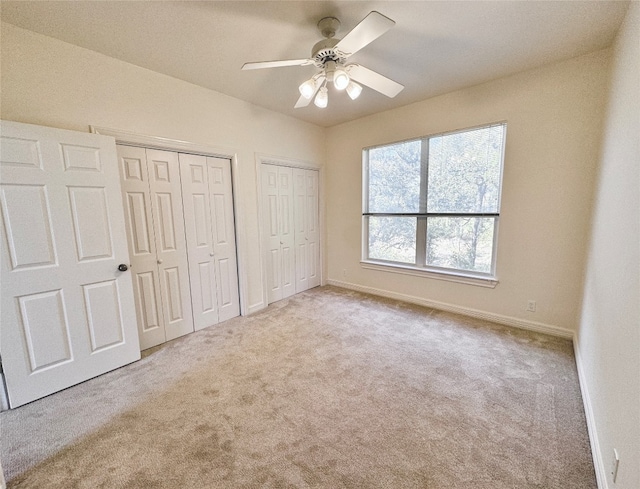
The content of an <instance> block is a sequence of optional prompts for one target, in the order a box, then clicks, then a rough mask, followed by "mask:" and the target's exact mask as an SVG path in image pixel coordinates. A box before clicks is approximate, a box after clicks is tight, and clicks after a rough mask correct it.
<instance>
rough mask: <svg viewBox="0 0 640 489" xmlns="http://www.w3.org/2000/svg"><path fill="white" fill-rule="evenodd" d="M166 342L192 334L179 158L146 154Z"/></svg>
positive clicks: (166, 152)
mask: <svg viewBox="0 0 640 489" xmlns="http://www.w3.org/2000/svg"><path fill="white" fill-rule="evenodd" d="M145 151H146V154H147V171H148V176H149V190H150V193H151V212H152V215H153V222H154V232H155V241H156V257H157V264H158V274H159V275H160V277H161V280H160V291H161V296H162V308H163V316H164V319H165V334H166V339H167V341H168V340H172V339H174V338H177V337H179V336H182V335H185V334H187V333H190V332H191V331H193V315H192V309H191V291H190V289H189V269H188V262H187V246H186V241H185V234H184V215H183V210H182V191H181V186H180V168H179V165H178V154H177V153H172V152H169V151H159V150H151V149H147V150H145Z"/></svg>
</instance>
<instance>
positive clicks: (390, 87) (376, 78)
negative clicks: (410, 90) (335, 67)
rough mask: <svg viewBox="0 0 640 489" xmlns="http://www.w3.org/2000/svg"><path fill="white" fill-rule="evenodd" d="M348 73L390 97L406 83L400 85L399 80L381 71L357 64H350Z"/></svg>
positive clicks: (396, 93)
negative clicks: (384, 74)
mask: <svg viewBox="0 0 640 489" xmlns="http://www.w3.org/2000/svg"><path fill="white" fill-rule="evenodd" d="M347 73H349V76H350V77H351V78H352V79H353V80H355V81H357V82H360V83H362V84H363V85H366V86H368V87H369V88H373V89H374V90H376V91H378V92H380V93H382V94H383V95H386V96H387V97H390V98H393V97H395V96H396V95H398V94H399V93H400V92H401V91H402V89H403V88H404V85H400V84H399V83H398V82H395V81H393V80H391V79H390V78H387V77H386V76H383V75H381V74H380V73H376V72H375V71H371V70H370V69H369V68H365V67H364V66H360V65H355V64H353V65H348V66H347Z"/></svg>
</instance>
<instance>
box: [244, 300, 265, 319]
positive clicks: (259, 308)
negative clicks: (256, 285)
mask: <svg viewBox="0 0 640 489" xmlns="http://www.w3.org/2000/svg"><path fill="white" fill-rule="evenodd" d="M265 307H267V306H266V304H265V303H264V302H257V303H255V304H251V305H250V306H249V307H247V312H246V313H245V316H251V315H252V314H255V313H256V312H260V311H262V310H263V309H264V308H265Z"/></svg>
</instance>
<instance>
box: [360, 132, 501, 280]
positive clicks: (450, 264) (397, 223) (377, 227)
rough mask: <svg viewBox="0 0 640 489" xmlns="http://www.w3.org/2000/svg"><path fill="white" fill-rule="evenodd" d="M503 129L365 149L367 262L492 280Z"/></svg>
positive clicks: (364, 213)
mask: <svg viewBox="0 0 640 489" xmlns="http://www.w3.org/2000/svg"><path fill="white" fill-rule="evenodd" d="M505 132H506V124H493V125H490V126H484V127H478V128H473V129H466V130H463V131H458V132H453V133H447V134H440V135H436V136H428V137H423V138H420V139H415V140H411V141H403V142H399V143H393V144H388V145H384V146H377V147H373V148H368V149H365V150H364V155H363V156H364V158H363V162H364V172H363V173H364V206H363V207H364V209H363V213H362V218H363V240H364V241H363V253H364V257H363V259H364V261H365V262H368V263H378V264H382V265H390V266H394V265H395V266H400V267H404V268H411V269H418V270H424V271H431V272H442V273H446V274H455V275H463V276H472V277H478V278H493V277H494V275H495V259H496V239H497V235H498V219H499V216H500V189H501V185H502V166H503V156H504V142H505Z"/></svg>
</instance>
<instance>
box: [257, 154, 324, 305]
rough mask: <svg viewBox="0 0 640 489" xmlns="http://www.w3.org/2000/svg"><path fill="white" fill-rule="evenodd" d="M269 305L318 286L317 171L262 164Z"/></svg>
mask: <svg viewBox="0 0 640 489" xmlns="http://www.w3.org/2000/svg"><path fill="white" fill-rule="evenodd" d="M261 173H262V196H263V205H262V208H263V211H262V212H263V229H264V234H265V247H266V255H265V261H266V264H267V283H268V287H267V295H268V301H269V303H272V302H275V301H278V300H280V299H284V298H286V297H289V296H290V295H292V294H295V293H296V292H302V291H303V290H306V289H308V288H311V287H316V286H318V285H320V271H319V270H320V246H319V239H320V238H319V231H318V226H319V218H318V171H316V170H306V169H301V168H289V167H285V166H278V165H271V164H263V165H262V170H261Z"/></svg>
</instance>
